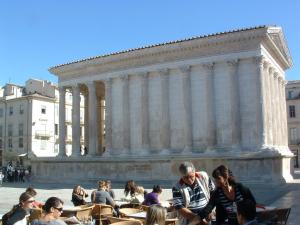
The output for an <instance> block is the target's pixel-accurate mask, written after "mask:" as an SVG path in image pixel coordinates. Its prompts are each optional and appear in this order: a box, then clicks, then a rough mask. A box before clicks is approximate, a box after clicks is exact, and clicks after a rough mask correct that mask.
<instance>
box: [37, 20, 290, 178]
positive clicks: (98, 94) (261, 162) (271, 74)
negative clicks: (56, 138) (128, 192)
mask: <svg viewBox="0 0 300 225" xmlns="http://www.w3.org/2000/svg"><path fill="white" fill-rule="evenodd" d="M290 66H291V58H290V55H289V52H288V49H287V46H286V43H285V41H284V38H283V33H282V30H281V28H280V27H267V26H262V27H256V28H250V29H244V30H237V31H232V32H225V33H220V34H215V35H208V36H203V37H196V38H191V39H186V40H182V41H175V42H170V43H165V44H160V45H155V46H149V47H143V48H139V49H133V50H128V51H124V52H120V53H115V54H110V55H105V56H99V57H94V58H90V59H85V60H81V61H77V62H72V63H68V64H64V65H59V66H56V67H53V68H50V72H52V73H53V74H55V75H57V76H58V77H59V88H60V102H63V101H64V100H63V99H64V90H65V89H66V88H68V89H72V92H73V98H74V100H73V121H74V122H73V123H72V126H73V129H72V131H73V140H77V139H78V138H79V131H78V127H79V125H78V124H79V120H78V118H79V113H80V111H79V106H78V105H79V102H78V101H79V98H78V96H79V93H84V95H85V96H86V97H85V99H86V100H87V101H86V102H87V103H86V105H87V107H86V110H87V111H88V113H86V115H88V116H87V118H86V119H87V123H86V124H87V128H86V129H87V130H88V134H87V135H86V136H85V137H86V143H88V146H89V149H88V152H89V153H88V155H89V156H91V157H92V158H91V159H88V157H87V158H85V159H84V161H82V162H86V163H85V164H82V165H81V166H80V167H81V168H82V169H83V167H85V168H89V171H90V172H89V176H90V179H92V178H93V177H94V178H95V177H97V176H101V177H108V178H110V179H117V177H118V174H119V173H121V172H122V178H123V179H129V178H132V177H131V174H132V173H130V171H131V170H132V169H133V170H134V171H136V173H141V174H144V176H142V177H140V179H154V177H153V171H156V172H155V177H156V178H155V179H158V180H165V179H166V180H167V179H168V178H169V179H173V178H174V177H176V168H175V167H176V165H177V163H178V162H179V161H180V160H197V159H198V163H197V162H195V163H196V164H197V165H199V166H200V167H202V169H203V167H204V169H207V170H208V172H210V171H211V170H212V169H213V166H217V165H218V164H220V163H225V162H227V163H228V164H229V165H231V167H235V170H234V172H235V173H236V174H237V175H240V176H241V177H242V178H249V177H251V179H258V180H264V179H266V180H271V181H274V182H276V181H279V180H280V181H282V180H289V179H291V176H290V171H289V160H290V157H291V152H290V151H289V149H288V143H287V125H286V107H285V96H284V93H285V75H284V71H285V70H286V69H288V68H289V67H290ZM61 104H63V103H61ZM104 104H105V110H100V109H101V105H104ZM104 117H105V119H104ZM64 118H65V113H64V109H63V108H62V107H60V124H64V123H63V122H64V121H63V120H64ZM60 131H61V132H60V149H59V151H60V156H61V157H63V156H64V155H65V141H64V140H65V137H64V136H63V135H64V132H63V127H62V126H60ZM103 136H105V140H104V139H103V138H101V137H103ZM77 145H78V143H74V142H73V147H75V148H76V147H78V146H77ZM72 156H73V155H72ZM96 159H97V160H98V162H99V165H97V166H95V164H97V163H96V162H95V160H96ZM153 160H155V163H154V162H153V163H151V161H153ZM57 161H59V163H60V164H61V165H63V166H65V167H66V168H69V169H67V171H73V170H74V169H71V167H72V166H70V165H71V162H73V161H76V162H77V161H78V155H74V156H73V159H72V157H70V158H60V159H59V160H58V159H57V160H56V161H53V165H55V163H57ZM111 162H114V163H111ZM200 162H201V163H200ZM251 162H253V164H252V165H251ZM42 163H43V162H42V161H39V160H37V162H36V168H40V167H41V165H42ZM50 164H51V163H50V162H48V165H50ZM68 165H69V166H68ZM84 165H85V166H84ZM88 165H94V166H93V167H89V166H88ZM154 165H156V167H155V166H154ZM158 165H159V166H158ZM154 167H155V168H154ZM244 167H245V168H244ZM249 167H251V168H253V169H254V173H255V174H256V175H250V173H249V172H247V171H246V169H247V168H249ZM51 168H52V169H53V170H54V171H55V169H54V166H51ZM93 168H94V170H95V168H98V169H99V170H101V171H102V172H99V173H101V175H100V174H98V175H97V171H94V172H93ZM100 168H101V169H100ZM112 168H114V169H112ZM118 168H120V171H118ZM121 168H123V169H121ZM126 168H127V169H126ZM129 168H131V169H129ZM280 168H281V169H280ZM110 169H111V170H112V171H114V172H113V173H108V172H107V171H109V170H110ZM99 170H98V171H99ZM256 171H265V173H266V174H265V176H261V175H258V173H257V172H256ZM48 172H49V171H48ZM70 174H71V173H70ZM70 174H69V175H70ZM150 174H152V175H150ZM69 175H68V176H69ZM147 175H149V176H147ZM37 176H39V175H38V174H37ZM147 177H148V178H147Z"/></svg>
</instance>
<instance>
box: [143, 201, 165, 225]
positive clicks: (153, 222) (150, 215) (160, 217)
mask: <svg viewBox="0 0 300 225" xmlns="http://www.w3.org/2000/svg"><path fill="white" fill-rule="evenodd" d="M165 221H166V209H165V208H164V207H162V206H160V205H152V206H150V207H149V208H148V209H147V214H146V225H165Z"/></svg>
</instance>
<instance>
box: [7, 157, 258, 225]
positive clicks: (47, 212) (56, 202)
mask: <svg viewBox="0 0 300 225" xmlns="http://www.w3.org/2000/svg"><path fill="white" fill-rule="evenodd" d="M179 172H180V174H181V177H180V179H179V181H178V182H177V183H176V185H174V187H173V188H172V195H173V199H172V203H171V205H170V207H167V208H166V207H164V206H162V204H161V201H160V194H161V193H162V191H163V189H162V187H161V186H160V185H154V186H153V190H152V192H150V193H147V192H146V191H145V189H144V188H143V187H142V186H139V185H137V184H136V183H135V182H134V181H133V180H129V181H127V182H126V184H125V187H124V198H123V199H122V200H123V201H126V202H128V205H127V207H129V206H130V205H131V204H140V205H144V206H146V209H147V214H146V225H164V224H165V219H166V215H167V211H171V210H174V211H176V212H177V214H178V222H177V224H178V225H209V224H216V225H255V224H257V222H256V220H255V212H256V211H255V210H256V208H255V205H256V201H255V198H254V196H253V195H252V193H251V191H250V190H249V188H247V187H245V186H244V185H243V184H241V183H239V182H237V181H236V179H235V177H234V176H233V174H232V172H231V171H230V170H229V168H228V167H226V166H224V165H220V166H219V167H217V168H216V169H215V170H214V171H213V173H212V177H213V179H214V181H213V179H212V178H211V177H210V176H209V175H208V174H207V173H206V172H204V171H196V170H195V167H194V165H193V164H192V163H191V162H183V163H181V164H180V166H179ZM36 194H37V193H36V191H35V190H34V189H33V188H31V187H29V188H28V189H27V190H26V191H25V192H24V193H22V194H21V196H20V198H19V203H18V204H17V205H16V206H14V207H13V208H12V210H11V211H9V212H8V213H6V214H5V215H4V216H3V219H2V223H3V225H25V222H26V221H25V220H24V218H26V216H27V215H29V214H30V209H31V208H33V207H37V208H42V209H43V215H42V217H41V218H40V219H38V220H34V221H32V222H31V224H32V225H48V224H49V225H64V224H65V222H64V221H62V220H60V219H59V217H60V215H61V213H62V210H63V201H62V200H61V199H59V198H56V197H50V198H49V199H48V200H47V201H46V202H45V203H40V202H37V201H36V200H35V199H34V198H35V196H36ZM88 197H89V194H88V193H87V191H86V190H85V189H84V188H83V187H81V186H79V185H76V186H75V187H74V188H73V192H72V202H73V204H74V206H79V205H85V204H88V203H91V204H106V205H110V206H112V207H113V209H114V216H117V217H118V216H119V215H120V213H119V208H120V205H118V204H117V203H116V201H115V193H114V191H113V190H112V187H111V182H110V181H109V180H100V181H99V182H98V187H97V189H96V190H94V191H92V193H91V196H90V201H89V200H88Z"/></svg>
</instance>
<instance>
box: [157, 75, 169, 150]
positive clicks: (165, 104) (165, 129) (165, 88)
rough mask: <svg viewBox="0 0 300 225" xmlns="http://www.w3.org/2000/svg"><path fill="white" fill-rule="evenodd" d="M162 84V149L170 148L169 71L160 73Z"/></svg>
mask: <svg viewBox="0 0 300 225" xmlns="http://www.w3.org/2000/svg"><path fill="white" fill-rule="evenodd" d="M158 73H159V74H160V84H161V122H160V144H161V148H162V149H165V150H166V149H169V148H170V113H169V101H170V98H169V70H168V69H163V70H160V71H158Z"/></svg>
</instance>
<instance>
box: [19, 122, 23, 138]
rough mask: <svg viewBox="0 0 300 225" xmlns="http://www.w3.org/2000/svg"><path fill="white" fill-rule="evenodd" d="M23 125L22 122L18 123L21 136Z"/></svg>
mask: <svg viewBox="0 0 300 225" xmlns="http://www.w3.org/2000/svg"><path fill="white" fill-rule="evenodd" d="M23 130H24V126H23V123H19V136H23Z"/></svg>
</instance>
